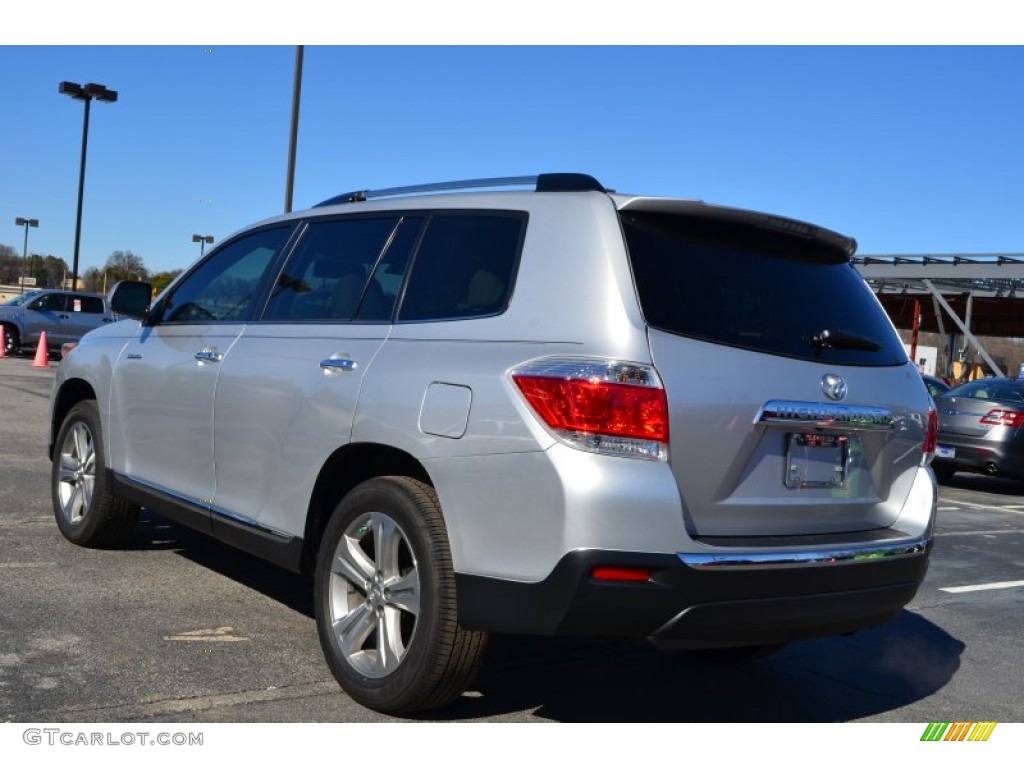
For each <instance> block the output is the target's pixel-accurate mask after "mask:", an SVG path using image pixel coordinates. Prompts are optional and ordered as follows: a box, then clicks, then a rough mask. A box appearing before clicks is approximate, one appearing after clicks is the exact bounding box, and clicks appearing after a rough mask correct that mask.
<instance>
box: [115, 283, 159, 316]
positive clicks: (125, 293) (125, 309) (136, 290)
mask: <svg viewBox="0 0 1024 768" xmlns="http://www.w3.org/2000/svg"><path fill="white" fill-rule="evenodd" d="M152 298H153V286H151V285H150V284H149V283H136V282H131V281H128V280H122V281H121V282H119V283H118V284H117V285H115V286H114V287H113V288H111V289H110V309H111V310H112V311H113V312H115V313H116V314H118V315H125V316H126V317H133V318H135V319H136V320H144V319H145V317H146V310H148V309H149V302H150V301H151V300H152Z"/></svg>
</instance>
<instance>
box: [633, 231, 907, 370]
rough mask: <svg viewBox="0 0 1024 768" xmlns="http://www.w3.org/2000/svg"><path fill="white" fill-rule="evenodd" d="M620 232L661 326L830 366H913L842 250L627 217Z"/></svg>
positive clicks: (653, 319)
mask: <svg viewBox="0 0 1024 768" xmlns="http://www.w3.org/2000/svg"><path fill="white" fill-rule="evenodd" d="M622 224H623V231H624V233H625V236H626V244H627V247H628V249H629V258H630V262H631V265H632V268H633V276H634V279H635V281H636V289H637V293H638V294H639V297H640V305H641V307H642V310H643V313H644V317H645V319H646V320H647V322H648V324H650V325H651V326H653V327H655V328H658V329H660V330H663V331H668V332H669V333H674V334H677V335H681V336H689V337H692V338H695V339H703V340H707V341H711V342H715V343H718V344H726V345H729V346H735V347H742V348H744V349H751V350H756V351H758V352H766V353H769V354H775V355H784V356H786V357H796V358H801V359H806V360H816V361H820V362H827V363H837V364H844V365H902V364H903V363H905V362H906V361H907V356H906V352H905V350H904V349H903V345H902V344H901V343H900V340H899V338H898V337H897V336H896V334H895V333H894V331H893V329H892V325H891V324H890V322H889V319H888V318H887V317H886V315H885V312H884V311H883V310H882V308H881V306H880V305H879V304H878V302H877V301H876V299H875V297H874V296H873V295H872V294H871V290H870V288H868V286H867V284H866V283H865V282H864V280H863V279H862V278H861V276H860V274H859V273H858V272H857V271H856V270H855V269H854V267H853V265H852V264H850V263H849V260H848V258H847V257H846V254H845V253H844V252H842V251H841V250H839V249H838V248H829V247H827V246H825V245H822V244H820V243H817V242H815V241H812V240H808V239H804V238H798V237H792V236H790V235H787V234H783V233H776V232H771V231H763V230H757V229H753V228H751V227H742V226H738V225H735V224H730V223H724V222H718V221H709V220H706V219H699V218H695V217H690V216H680V215H675V214H664V213H641V212H624V213H623V214H622Z"/></svg>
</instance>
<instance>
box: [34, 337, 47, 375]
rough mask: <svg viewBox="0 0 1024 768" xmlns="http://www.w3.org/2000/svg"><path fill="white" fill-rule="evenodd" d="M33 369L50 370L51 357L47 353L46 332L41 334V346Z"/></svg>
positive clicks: (37, 351)
mask: <svg viewBox="0 0 1024 768" xmlns="http://www.w3.org/2000/svg"><path fill="white" fill-rule="evenodd" d="M32 367H33V368H49V367H50V355H49V353H48V352H47V351H46V331H43V332H42V333H41V334H39V346H38V347H36V359H35V360H33V361H32Z"/></svg>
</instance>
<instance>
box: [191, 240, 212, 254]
mask: <svg viewBox="0 0 1024 768" xmlns="http://www.w3.org/2000/svg"><path fill="white" fill-rule="evenodd" d="M192 242H193V243H199V258H200V259H201V258H203V254H204V253H206V244H207V243H210V244H211V245H212V244H213V235H192Z"/></svg>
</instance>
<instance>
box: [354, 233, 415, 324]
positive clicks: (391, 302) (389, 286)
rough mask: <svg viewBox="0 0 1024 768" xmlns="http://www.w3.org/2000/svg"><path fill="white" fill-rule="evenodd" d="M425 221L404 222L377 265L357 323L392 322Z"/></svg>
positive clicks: (360, 308)
mask: <svg viewBox="0 0 1024 768" xmlns="http://www.w3.org/2000/svg"><path fill="white" fill-rule="evenodd" d="M422 225H423V219H415V218H410V219H403V220H402V223H401V224H400V225H399V226H398V231H396V232H395V235H394V237H393V238H392V239H391V242H390V244H389V245H388V248H387V250H386V251H385V252H384V255H383V256H382V257H381V259H380V261H379V262H378V263H377V266H376V268H375V269H374V270H373V275H372V276H371V277H370V282H369V284H368V285H367V286H366V295H365V296H363V301H362V303H361V304H360V305H359V311H358V313H357V314H356V319H357V320H390V319H391V313H392V312H394V309H395V302H396V301H398V293H399V291H400V290H401V288H402V279H403V278H404V277H405V269H406V266H407V265H408V264H409V254H411V253H412V249H413V246H414V245H415V244H416V238H417V236H418V235H419V233H420V227H421V226H422Z"/></svg>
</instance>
